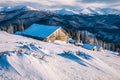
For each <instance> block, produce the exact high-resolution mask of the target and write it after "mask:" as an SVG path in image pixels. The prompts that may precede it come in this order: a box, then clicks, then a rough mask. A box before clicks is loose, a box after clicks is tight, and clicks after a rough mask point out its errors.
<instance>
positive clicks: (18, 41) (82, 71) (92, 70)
mask: <svg viewBox="0 0 120 80" xmlns="http://www.w3.org/2000/svg"><path fill="white" fill-rule="evenodd" d="M0 36H1V38H0V80H120V76H119V73H120V57H119V56H117V55H116V52H111V51H107V50H104V52H100V51H91V50H87V49H85V48H82V47H80V46H75V45H73V44H69V43H68V44H66V43H64V42H61V41H55V42H42V41H39V40H34V39H31V38H26V37H23V36H19V35H12V34H8V33H6V32H2V31H0ZM76 52H80V53H79V54H76Z"/></svg>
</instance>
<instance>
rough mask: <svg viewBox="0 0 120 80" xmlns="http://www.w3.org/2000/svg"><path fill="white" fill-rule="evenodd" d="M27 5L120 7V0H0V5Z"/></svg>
mask: <svg viewBox="0 0 120 80" xmlns="http://www.w3.org/2000/svg"><path fill="white" fill-rule="evenodd" d="M16 5H27V6H32V7H35V8H39V9H40V8H42V9H47V8H70V9H75V8H77V9H79V8H87V7H94V8H96V7H99V8H102V7H107V8H117V9H120V0H0V6H16Z"/></svg>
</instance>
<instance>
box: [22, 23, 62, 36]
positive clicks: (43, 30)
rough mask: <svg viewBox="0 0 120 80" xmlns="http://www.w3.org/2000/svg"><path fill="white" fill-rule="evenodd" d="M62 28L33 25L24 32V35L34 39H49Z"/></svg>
mask: <svg viewBox="0 0 120 80" xmlns="http://www.w3.org/2000/svg"><path fill="white" fill-rule="evenodd" d="M59 28H60V27H58V26H48V25H41V24H33V25H31V26H30V27H29V28H27V29H26V30H25V31H23V32H22V34H23V35H27V36H33V37H38V38H39V37H40V38H47V37H49V36H50V35H51V34H52V33H54V32H55V31H56V30H57V29H59Z"/></svg>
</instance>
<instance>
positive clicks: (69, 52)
mask: <svg viewBox="0 0 120 80" xmlns="http://www.w3.org/2000/svg"><path fill="white" fill-rule="evenodd" d="M63 52H64V54H66V55H69V54H71V53H72V51H63Z"/></svg>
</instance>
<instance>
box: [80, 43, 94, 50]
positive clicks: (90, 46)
mask: <svg viewBox="0 0 120 80" xmlns="http://www.w3.org/2000/svg"><path fill="white" fill-rule="evenodd" d="M82 47H83V48H86V49H89V50H91V49H94V48H96V46H95V45H93V44H83V46H82Z"/></svg>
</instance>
